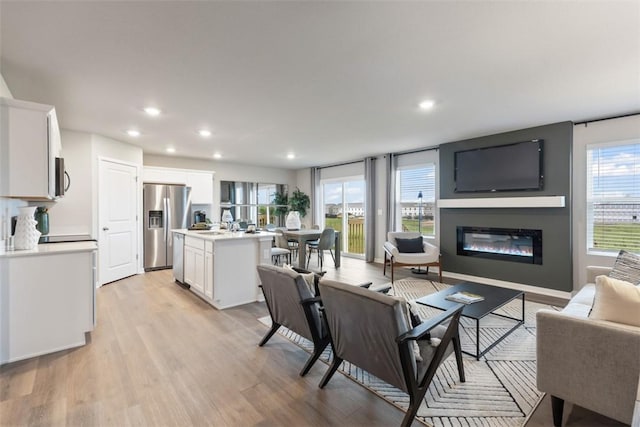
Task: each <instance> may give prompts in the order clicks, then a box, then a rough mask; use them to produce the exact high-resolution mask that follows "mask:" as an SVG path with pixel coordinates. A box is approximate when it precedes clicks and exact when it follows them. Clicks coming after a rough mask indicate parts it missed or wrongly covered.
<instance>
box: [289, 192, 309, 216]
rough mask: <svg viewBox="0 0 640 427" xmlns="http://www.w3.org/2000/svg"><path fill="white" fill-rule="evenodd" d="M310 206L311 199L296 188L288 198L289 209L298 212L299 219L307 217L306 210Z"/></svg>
mask: <svg viewBox="0 0 640 427" xmlns="http://www.w3.org/2000/svg"><path fill="white" fill-rule="evenodd" d="M310 206H311V199H309V196H307V195H306V194H305V193H304V192H302V191H300V189H299V188H298V187H296V189H295V191H294V192H293V193H292V194H291V197H289V207H290V208H291V210H292V211H298V212H300V217H301V218H304V217H305V215H307V209H309V207H310Z"/></svg>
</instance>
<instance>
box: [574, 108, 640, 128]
mask: <svg viewBox="0 0 640 427" xmlns="http://www.w3.org/2000/svg"><path fill="white" fill-rule="evenodd" d="M637 115H640V111H636V112H634V113H628V114H620V115H619V116H611V117H600V118H597V119H590V120H583V121H581V122H574V123H573V125H574V126H578V125H588V124H589V123H594V122H601V121H603V120H612V119H621V118H623V117H631V116H637Z"/></svg>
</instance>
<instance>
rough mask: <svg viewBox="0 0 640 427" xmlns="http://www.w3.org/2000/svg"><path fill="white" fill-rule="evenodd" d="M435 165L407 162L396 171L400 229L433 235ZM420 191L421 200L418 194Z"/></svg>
mask: <svg viewBox="0 0 640 427" xmlns="http://www.w3.org/2000/svg"><path fill="white" fill-rule="evenodd" d="M435 172H436V165H435V164H434V163H428V164H425V165H420V166H410V167H409V166H406V167H402V168H399V169H398V172H397V174H398V175H397V180H396V182H397V185H398V188H397V190H396V194H397V198H398V201H397V212H398V214H397V215H396V218H398V219H399V221H400V223H401V225H402V230H403V231H420V232H421V233H422V235H424V236H435V230H436V227H435V201H436V199H435V188H436V178H435V176H436V173H435ZM420 194H422V200H420V199H419V198H418V196H419V195H420Z"/></svg>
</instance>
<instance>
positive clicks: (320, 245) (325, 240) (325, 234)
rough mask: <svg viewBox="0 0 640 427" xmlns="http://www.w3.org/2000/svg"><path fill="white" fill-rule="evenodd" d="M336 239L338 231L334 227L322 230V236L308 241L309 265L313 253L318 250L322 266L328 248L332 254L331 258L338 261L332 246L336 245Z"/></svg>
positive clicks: (319, 261)
mask: <svg viewBox="0 0 640 427" xmlns="http://www.w3.org/2000/svg"><path fill="white" fill-rule="evenodd" d="M335 241H336V231H335V230H334V229H333V228H325V229H324V230H322V233H321V234H320V238H319V239H318V240H313V241H309V242H307V249H308V251H307V252H308V253H307V267H308V266H309V261H310V260H311V253H312V252H313V251H316V252H317V253H318V264H319V265H320V268H322V267H323V266H324V265H323V264H324V251H326V250H328V251H329V253H330V254H331V258H333V263H334V264H335V262H336V257H335V255H334V254H333V251H332V250H331V248H333V246H334V245H335Z"/></svg>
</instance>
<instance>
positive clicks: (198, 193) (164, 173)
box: [142, 166, 213, 205]
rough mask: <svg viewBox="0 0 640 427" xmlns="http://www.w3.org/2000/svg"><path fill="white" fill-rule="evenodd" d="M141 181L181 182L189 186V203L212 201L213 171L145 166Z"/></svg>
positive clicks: (206, 203) (200, 203)
mask: <svg viewBox="0 0 640 427" xmlns="http://www.w3.org/2000/svg"><path fill="white" fill-rule="evenodd" d="M142 176H143V181H144V182H145V183H155V184H181V185H186V186H187V187H191V203H193V204H196V205H210V204H212V203H213V172H210V171H197V170H189V169H175V168H163V167H157V166H145V167H144V169H143V173H142Z"/></svg>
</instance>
